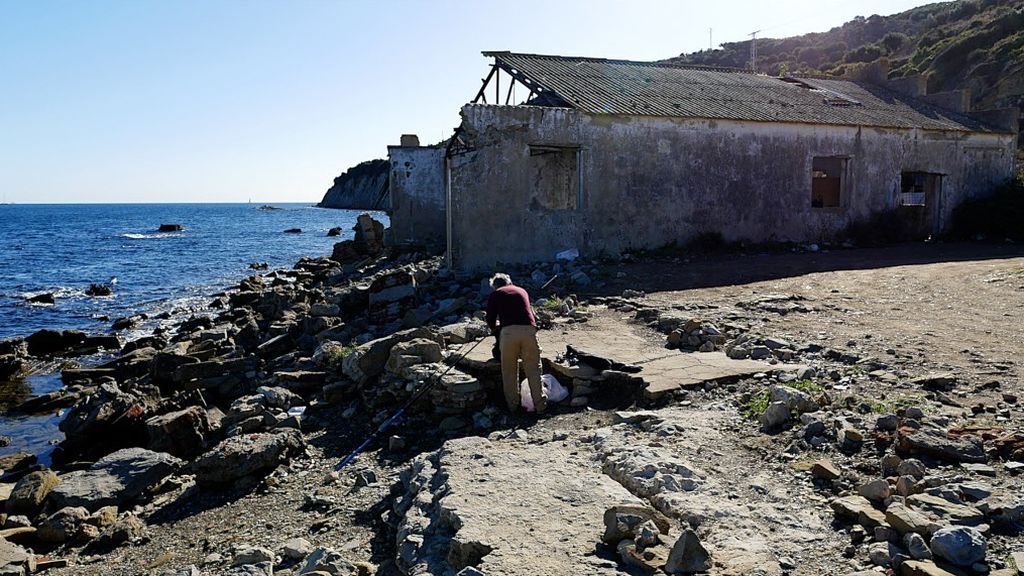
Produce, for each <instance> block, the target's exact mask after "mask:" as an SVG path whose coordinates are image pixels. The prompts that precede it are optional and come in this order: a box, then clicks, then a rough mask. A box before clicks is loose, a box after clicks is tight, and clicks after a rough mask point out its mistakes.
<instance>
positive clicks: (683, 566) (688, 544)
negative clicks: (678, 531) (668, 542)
mask: <svg viewBox="0 0 1024 576" xmlns="http://www.w3.org/2000/svg"><path fill="white" fill-rule="evenodd" d="M710 569H711V555H710V554H708V551H707V550H706V549H705V548H704V546H703V545H702V544H701V543H700V539H699V538H697V533H696V532H694V531H693V530H692V529H689V528H687V529H686V530H684V531H683V533H682V535H681V536H679V539H678V540H676V543H675V545H673V546H672V551H671V552H669V555H668V560H667V561H666V562H665V572H668V573H669V574H680V573H688V572H704V571H707V570H710Z"/></svg>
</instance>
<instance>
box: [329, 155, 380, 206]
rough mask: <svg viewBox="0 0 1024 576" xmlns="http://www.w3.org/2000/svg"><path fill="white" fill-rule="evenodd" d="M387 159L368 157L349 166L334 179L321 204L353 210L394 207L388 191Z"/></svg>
mask: <svg viewBox="0 0 1024 576" xmlns="http://www.w3.org/2000/svg"><path fill="white" fill-rule="evenodd" d="M389 171H390V170H389V165H388V161H387V160H368V161H366V162H362V163H360V164H358V165H356V166H353V167H352V168H349V169H348V170H347V171H346V172H344V173H343V174H342V175H341V176H338V177H337V178H335V179H334V185H333V186H331V187H330V189H329V190H327V194H324V199H323V200H321V201H320V203H319V204H317V206H319V207H321V208H346V209H350V210H387V209H389V208H390V207H391V196H390V194H389V193H388V173H389Z"/></svg>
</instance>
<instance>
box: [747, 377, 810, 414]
mask: <svg viewBox="0 0 1024 576" xmlns="http://www.w3.org/2000/svg"><path fill="white" fill-rule="evenodd" d="M782 385H783V386H786V387H789V388H793V389H795V390H799V391H801V392H806V393H808V394H811V395H814V394H818V393H820V392H821V391H822V390H823V388H822V387H821V384H818V383H816V382H814V381H812V380H798V381H796V382H786V383H784V384H782ZM770 402H771V396H770V395H769V393H768V388H762V389H761V390H758V391H757V392H756V393H755V394H753V395H752V396H751V397H750V400H748V401H747V405H746V407H744V409H743V411H744V412H746V414H747V415H748V416H750V417H751V418H757V417H758V416H760V415H761V414H764V411H765V410H767V409H768V404H769V403H770Z"/></svg>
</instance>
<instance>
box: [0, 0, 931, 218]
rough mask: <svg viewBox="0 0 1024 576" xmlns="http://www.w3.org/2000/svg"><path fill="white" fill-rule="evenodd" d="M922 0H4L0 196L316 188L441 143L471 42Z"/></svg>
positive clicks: (795, 17)
mask: <svg viewBox="0 0 1024 576" xmlns="http://www.w3.org/2000/svg"><path fill="white" fill-rule="evenodd" d="M925 3H927V2H922V1H920V0H852V1H851V0H810V1H806V0H773V1H771V2H768V1H765V0H720V1H712V2H708V1H706V0H702V1H699V2H697V1H689V0H688V1H682V0H676V1H667V0H665V1H651V2H642V1H637V2H628V3H627V2H612V1H607V0H585V1H583V0H580V1H576V0H562V1H559V2H552V1H546V0H517V1H516V2H481V1H477V2H469V1H465V2H461V1H460V2H456V1H435V2H429V3H428V2H421V1H415V2H414V1H406V2H354V1H353V2H343V1H302V0H292V1H287V2H285V1H280V2H266V1H260V0H247V1H235V0H203V1H199V0H177V1H173V2H171V1H161V0H142V1H136V0H131V1H128V0H122V1H102V0H90V1H87V2H86V1H78V0H75V1H63V2H58V1H36V0H0V192H2V193H3V194H4V196H5V197H6V199H7V201H9V202H18V203H31V202H245V201H246V200H248V199H250V198H251V199H252V200H253V201H254V202H270V201H276V202H285V201H295V202H314V201H318V200H319V199H320V197H321V196H322V195H323V192H324V191H325V190H326V188H327V187H328V186H329V185H330V184H331V181H332V180H333V178H334V177H335V176H337V175H338V174H339V173H340V172H341V171H342V170H344V169H345V168H347V167H349V166H351V165H353V164H356V163H358V162H360V161H362V160H366V159H370V158H379V157H383V156H384V155H385V154H386V149H385V147H386V146H387V145H388V144H393V143H395V144H396V143H397V141H398V137H399V135H400V134H402V133H416V134H419V136H420V138H421V140H423V141H425V142H436V141H439V140H441V139H443V138H445V137H447V136H448V135H449V134H450V132H451V130H452V129H453V128H454V127H455V126H456V125H457V123H458V120H459V119H458V110H459V107H460V106H461V105H462V104H464V103H465V102H467V101H468V100H469V99H471V98H472V96H473V95H474V94H475V93H476V91H477V90H478V88H479V85H480V79H481V78H482V77H483V75H484V74H485V73H486V72H487V65H488V61H487V60H486V59H485V58H484V57H482V56H481V55H480V51H482V50H513V51H520V52H534V53H542V54H564V55H575V56H597V57H611V58H624V59H634V60H655V59H661V58H666V57H670V56H675V55H677V54H679V53H681V52H689V51H693V50H699V49H702V48H706V47H707V46H708V29H709V28H713V29H714V42H715V43H716V44H717V43H720V42H727V41H739V40H743V39H745V38H746V37H747V36H746V35H747V34H748V33H749V32H751V31H753V30H757V29H762V30H764V32H763V33H762V36H765V37H767V36H772V37H782V36H790V35H794V34H800V33H804V32H812V31H823V30H827V29H829V28H831V27H833V26H837V25H840V24H842V23H843V22H845V21H847V20H850V19H852V18H853V17H854V16H857V15H861V16H870V15H871V14H875V13H877V14H891V13H895V12H900V11H903V10H906V9H908V8H911V7H913V6H917V5H921V4H925Z"/></svg>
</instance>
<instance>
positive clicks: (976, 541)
mask: <svg viewBox="0 0 1024 576" xmlns="http://www.w3.org/2000/svg"><path fill="white" fill-rule="evenodd" d="M929 545H930V547H931V550H932V553H933V554H935V555H936V556H938V557H939V558H943V559H945V560H948V561H949V562H950V563H952V564H955V565H957V566H970V565H972V564H974V563H976V562H982V561H984V560H985V546H986V543H985V537H984V536H982V534H981V532H979V531H978V530H976V529H974V528H970V527H967V526H956V527H950V528H943V529H941V530H939V531H938V532H936V533H935V534H933V535H932V539H931V543H930V544H929Z"/></svg>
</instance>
